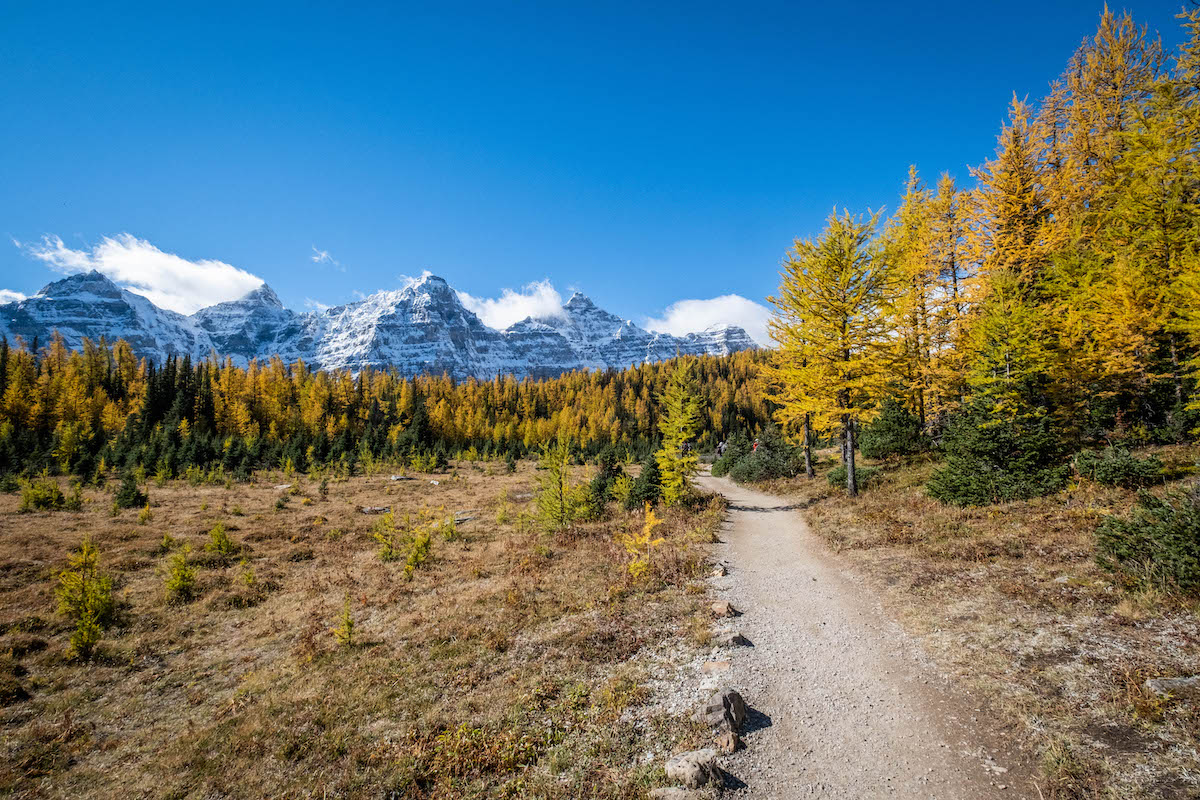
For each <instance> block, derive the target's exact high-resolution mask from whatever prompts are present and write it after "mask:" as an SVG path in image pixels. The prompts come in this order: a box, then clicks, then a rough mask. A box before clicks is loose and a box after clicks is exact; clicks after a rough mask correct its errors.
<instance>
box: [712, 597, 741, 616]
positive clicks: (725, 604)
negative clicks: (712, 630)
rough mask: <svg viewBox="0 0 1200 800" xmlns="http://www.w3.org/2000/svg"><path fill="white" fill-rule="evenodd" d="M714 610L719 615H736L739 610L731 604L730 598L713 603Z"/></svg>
mask: <svg viewBox="0 0 1200 800" xmlns="http://www.w3.org/2000/svg"><path fill="white" fill-rule="evenodd" d="M712 612H713V613H714V614H716V615H717V616H718V617H736V616H737V614H738V611H737V609H736V608H734V607H733V606H731V605H730V604H729V601H728V600H718V601H717V602H715V603H713V604H712Z"/></svg>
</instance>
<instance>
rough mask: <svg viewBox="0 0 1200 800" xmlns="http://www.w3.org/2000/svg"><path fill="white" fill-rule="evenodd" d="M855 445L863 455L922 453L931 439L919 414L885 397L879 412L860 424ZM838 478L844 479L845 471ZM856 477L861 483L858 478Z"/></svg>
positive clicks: (888, 455)
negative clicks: (873, 417)
mask: <svg viewBox="0 0 1200 800" xmlns="http://www.w3.org/2000/svg"><path fill="white" fill-rule="evenodd" d="M858 446H859V449H860V450H861V452H862V454H863V455H864V456H865V457H867V458H875V459H886V458H894V457H897V456H911V455H916V454H918V453H923V452H925V451H927V450H929V448H930V446H931V442H930V441H929V437H928V436H926V435H925V433H924V431H922V430H921V420H920V418H918V417H917V415H916V414H912V413H910V412H909V411H908V409H906V408H905V407H904V406H902V405H900V403H897V402H896V401H895V400H893V399H892V398H890V397H889V398H887V399H886V400H884V401H883V404H882V406H881V407H880V409H879V416H877V417H876V418H875V419H873V420H872V421H871V422H870V423H869V424H868V425H864V426H863V429H862V433H861V435H860V436H859V439H858ZM842 478H843V483H845V480H844V479H845V475H843V476H842ZM859 481H860V485H862V484H863V481H862V479H861V478H860V479H859Z"/></svg>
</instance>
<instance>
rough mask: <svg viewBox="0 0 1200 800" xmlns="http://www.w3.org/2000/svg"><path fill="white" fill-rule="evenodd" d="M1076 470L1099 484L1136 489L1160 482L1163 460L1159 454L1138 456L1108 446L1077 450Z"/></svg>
mask: <svg viewBox="0 0 1200 800" xmlns="http://www.w3.org/2000/svg"><path fill="white" fill-rule="evenodd" d="M1075 470H1076V471H1077V472H1078V473H1079V474H1080V475H1082V476H1083V477H1085V478H1090V479H1091V480H1094V481H1096V483H1103V484H1105V485H1108V486H1123V487H1125V488H1126V489H1136V488H1137V487H1139V486H1149V485H1150V484H1152V483H1157V482H1158V481H1160V480H1161V479H1162V471H1163V463H1162V461H1160V460H1159V459H1158V456H1150V457H1149V458H1138V457H1137V456H1135V455H1133V453H1130V452H1129V451H1128V450H1127V449H1125V448H1124V447H1106V448H1104V449H1103V450H1101V451H1099V452H1097V451H1095V450H1084V451H1083V452H1081V453H1077V454H1076V455H1075Z"/></svg>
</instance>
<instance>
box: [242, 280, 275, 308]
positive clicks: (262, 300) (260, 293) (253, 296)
mask: <svg viewBox="0 0 1200 800" xmlns="http://www.w3.org/2000/svg"><path fill="white" fill-rule="evenodd" d="M238 302H245V303H259V304H261V305H264V306H271V307H272V308H283V303H282V302H281V301H280V300H279V295H277V294H275V290H274V289H272V288H271V287H270V286H268V285H267V284H266V282H265V281H264V282H263V283H262V284H260V285H259V287H258V288H257V289H252V290H251V291H249V292H246V294H244V295H243V296H242V297H241V299H240V300H239V301H238Z"/></svg>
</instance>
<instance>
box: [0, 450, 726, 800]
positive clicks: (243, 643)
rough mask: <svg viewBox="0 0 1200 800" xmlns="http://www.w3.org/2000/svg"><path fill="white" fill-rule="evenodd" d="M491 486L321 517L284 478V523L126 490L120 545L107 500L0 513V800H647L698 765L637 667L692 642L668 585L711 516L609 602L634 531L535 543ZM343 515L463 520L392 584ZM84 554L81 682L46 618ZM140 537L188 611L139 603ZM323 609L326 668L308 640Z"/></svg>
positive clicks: (692, 609)
mask: <svg viewBox="0 0 1200 800" xmlns="http://www.w3.org/2000/svg"><path fill="white" fill-rule="evenodd" d="M496 471H497V472H502V468H501V469H498V470H496ZM492 472H493V468H491V467H488V468H486V469H485V468H484V467H482V466H481V467H474V468H472V467H470V466H468V465H465V464H463V465H460V467H459V471H458V475H459V477H457V478H452V477H449V476H446V475H440V476H432V477H433V478H435V479H437V480H439V481H440V483H439V485H436V486H435V485H433V484H431V483H430V482H429V477H431V476H421V477H418V480H415V481H407V482H392V481H390V480H389V479H388V478H387V477H386V476H383V477H374V478H354V479H351V480H350V481H348V482H334V483H332V484H330V486H329V494H328V497H327V498H322V497H321V496H320V493H319V492H318V491H317V487H316V486H315V485H314V484H312V483H310V482H307V481H304V480H303V479H299V480H297V481H296V489H295V490H294V491H295V492H296V494H292V495H290V498H289V502H288V504H287V506H286V508H284V509H283V510H276V507H275V505H276V501H277V499H278V498H279V497H280V495H281V494H283V492H281V491H279V490H276V489H275V488H273V487H274V485H275V484H279V483H283V482H285V479H284V478H283V477H282V476H280V475H274V476H271V475H260V476H258V477H257V479H256V481H255V482H254V483H252V484H234V485H232V487H230V488H225V487H223V486H189V485H187V484H186V483H183V482H181V481H173V482H170V483H168V484H167V485H166V486H164V487H161V488H157V487H154V486H151V487H150V490H149V491H150V495H151V499H152V503H153V509H152V510H153V518H152V519H151V520H150V521H149V522H148V523H146V524H145V525H139V524H138V521H137V516H138V513H137V511H136V510H132V511H126V512H122V513H121V514H120V515H119V516H116V517H113V516H110V514H109V510H108V509H109V506H110V505H111V497H110V493H111V491H112V489H113V488H115V487H114V486H113V484H112V483H110V485H109V487H107V489H106V490H105V491H97V490H89V491H88V492H86V493H85V495H86V497H87V499H88V500H89V502H88V503H87V505H86V507H85V509H84V510H83V511H81V512H52V513H51V512H40V513H32V514H18V513H16V509H17V505H18V498H17V497H16V496H14V495H0V653H7V654H8V655H6V656H3V657H2V659H3V661H2V664H0V667H2V668H3V675H0V678H3V679H4V680H5V681H7V686H8V687H9V688H10V689H11V688H12V687H13V686H14V683H15V684H16V685H19V686H20V687H21V690H24V691H27V692H28V694H29V695H30V698H29V699H24V700H15V701H14V699H13V698H12V697H11V696H10V697H8V698H7V699H6V700H5V701H4V702H3V703H2V704H0V724H2V728H0V730H2V731H3V735H2V738H0V756H2V757H0V795H5V794H9V795H16V796H22V797H43V796H44V797H67V796H97V797H98V796H118V795H119V796H145V797H213V796H227V797H263V796H294V797H300V796H305V797H307V796H315V797H348V796H364V795H365V796H381V795H385V796H391V797H398V798H402V797H457V796H545V797H583V796H591V797H636V796H642V795H644V793H645V791H646V787H647V786H651V785H654V784H655V783H658V782H662V781H663V780H664V778H663V776H662V774H661V773H662V770H661V766H660V765H661V759H655V760H654V761H653V762H649V763H645V762H647V759H645V758H644V755H645V754H646V753H648V752H651V751H653V752H657V753H661V752H664V751H666V750H669V749H674V748H678V747H682V746H687V745H695V744H698V743H699V742H700V738H699V737H700V734H701V732H700V731H699V730H697V729H696V727H695V725H694V724H693V723H691V722H689V721H688V720H686V719H683V718H680V717H672V716H669V715H667V714H664V713H662V712H660V711H656V710H655V709H654V707H653V705H651V704H649V703H648V702H647V701H648V700H651V698H648V696H647V690H646V689H645V688H644V680H643V679H644V677H645V674H644V672H642V671H640V668H639V666H638V664H639V663H640V662H639V659H640V658H642V656H644V655H645V654H647V653H652V652H654V651H655V649H656V648H660V647H666V646H668V645H669V646H671V647H675V648H678V647H679V646H680V641H681V638H680V636H679V634H680V633H681V632H683V631H686V630H689V629H695V630H697V631H700V630H701V629H706V626H704V625H699V624H697V623H698V621H699V620H700V619H701V616H700V611H701V610H702V606H703V594H702V593H701V592H700V591H698V588H699V586H698V584H696V583H692V582H691V579H692V578H694V577H696V576H697V575H699V574H700V571H701V569H702V566H703V560H704V558H705V557H706V553H707V548H706V547H705V545H704V543H705V542H707V541H711V540H712V536H713V532H714V531H715V528H716V525H717V524H718V523H719V516H720V511H719V507H718V506H717V505H714V506H713V508H712V509H710V510H707V511H705V510H697V511H672V512H670V513H668V514H666V515H665V519H666V521H665V524H664V525H663V527H662V528H660V529H659V532H658V533H659V535H664V536H666V538H667V542H666V544H665V545H663V546H662V547H660V549H659V551H658V552H657V554H656V569H655V572H654V575H653V577H652V579H651V580H650V581H648V582H644V583H639V584H633V583H631V582H630V580H629V579H628V577H627V574H626V572H625V564H626V563H627V556H626V554H625V553H624V551H623V550H622V549H621V548H620V547H619V546H618V545H617V544H616V543H615V542H614V534H615V533H616V532H617V531H619V530H630V529H633V528H636V527H638V526H639V525H640V522H641V518H640V515H632V516H627V515H624V514H621V513H619V512H618V513H616V514H615V515H614V517H613V518H612V519H610V520H608V521H605V522H597V523H589V524H586V525H579V526H577V527H575V528H574V529H572V530H571V531H570V532H568V533H564V534H560V535H558V536H549V535H545V534H540V533H538V532H536V531H535V529H534V528H533V526H532V524H531V523H530V520H529V518H528V513H525V514H523V513H522V512H528V510H529V509H530V507H531V505H532V504H531V502H530V501H529V499H528V498H529V497H530V494H529V493H530V492H531V491H532V490H533V488H534V485H535V481H536V475H535V474H534V472H533V469H532V467H531V466H530V465H528V464H522V466H521V469H520V470H519V472H518V473H517V474H516V475H513V476H508V475H500V474H495V475H494V474H492ZM506 497H507V498H511V499H505V498H506ZM306 498H307V500H306ZM361 505H393V506H395V507H396V508H397V509H398V510H401V511H403V510H408V511H412V512H416V511H417V510H419V509H421V508H426V509H434V508H438V507H442V506H444V507H445V508H446V509H448V510H451V511H453V510H469V513H468V515H469V516H474V517H475V519H474V520H472V521H470V522H466V523H464V524H463V525H462V526H461V527H460V530H459V533H460V537H459V538H457V539H455V540H453V541H445V540H444V539H437V540H435V541H434V543H433V557H432V559H431V561H430V562H429V563H428V564H426V565H424V566H422V567H421V568H420V569H419V570H417V572H416V574H415V576H414V578H413V579H412V580H411V581H407V580H405V579H404V576H403V567H404V565H403V562H402V561H401V562H399V563H383V562H381V561H380V560H379V558H378V557H377V555H376V550H377V544H376V543H375V542H374V541H373V540H372V538H371V535H370V529H371V525H372V524H373V523H375V521H376V520H378V517H374V516H367V515H364V514H361V513H359V512H358V511H357V506H361ZM237 511H241V512H242V513H241V514H240V515H239V514H238V513H236V512H237ZM218 521H220V522H223V523H224V524H225V525H226V527H227V529H228V530H229V532H230V534H231V536H232V537H233V539H234V540H235V541H236V542H238V543H241V544H245V545H247V546H248V552H247V554H246V558H247V561H248V564H249V565H250V567H251V568H252V569H253V572H254V584H253V585H248V584H247V583H246V582H245V581H244V580H243V578H242V576H243V575H244V574H245V570H246V567H245V566H243V565H241V564H239V563H237V559H233V560H231V561H230V562H228V563H221V562H220V560H218V559H215V558H212V557H211V556H209V555H207V554H205V553H204V543H205V542H206V541H207V531H208V530H209V529H210V528H211V527H212V526H213V525H214V524H215V523H216V522H218ZM86 533H91V534H92V535H93V536H94V538H95V540H96V542H97V544H98V545H99V548H100V552H101V559H102V565H103V567H104V568H105V569H106V570H107V571H109V572H110V573H112V574H114V575H115V576H117V578H118V594H119V597H120V598H121V603H122V610H121V614H120V624H119V626H118V627H117V628H115V629H113V630H111V631H109V632H108V633H107V634H106V639H105V641H104V643H103V644H102V646H101V648H102V656H101V658H100V659H99V661H98V663H95V664H91V665H82V664H78V663H75V662H72V661H69V660H68V659H66V658H65V657H64V651H65V650H66V647H67V639H68V637H69V635H70V625H69V623H68V622H67V620H65V619H64V618H63V617H62V616H60V615H58V614H57V613H55V603H54V598H53V589H54V586H55V583H56V576H57V573H58V571H59V570H61V569H62V568H63V567H64V566H65V565H66V559H67V556H68V553H69V551H70V548H72V547H74V546H77V545H78V543H79V541H80V540H81V538H82V537H83V536H84V534H86ZM164 533H169V534H170V535H171V536H172V537H174V539H175V540H177V542H180V543H189V544H190V545H191V547H192V553H193V558H194V560H196V561H197V562H199V563H200V564H201V567H200V570H199V581H200V587H201V590H202V594H201V596H200V597H199V598H198V599H197V600H195V601H194V602H192V603H190V604H187V605H183V606H172V605H168V604H166V602H165V601H164V593H163V581H164V575H163V565H164V562H165V560H166V557H165V556H164V555H163V554H162V552H161V550H160V544H161V542H162V539H163V535H164ZM346 593H349V594H350V597H351V604H352V608H353V617H354V620H355V622H356V631H355V633H356V637H357V639H358V644H357V645H356V646H354V647H353V648H351V649H349V650H346V649H339V648H338V647H337V643H336V641H335V637H334V636H333V634H332V632H331V629H332V628H333V627H335V625H336V624H337V619H338V615H339V612H340V611H341V609H342V607H343V602H344V597H345V595H346ZM685 641H686V640H685ZM684 646H694V645H686V644H685V645H684Z"/></svg>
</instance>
